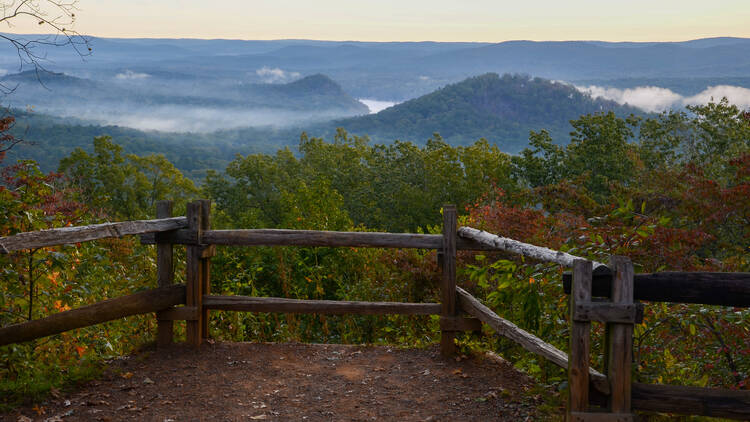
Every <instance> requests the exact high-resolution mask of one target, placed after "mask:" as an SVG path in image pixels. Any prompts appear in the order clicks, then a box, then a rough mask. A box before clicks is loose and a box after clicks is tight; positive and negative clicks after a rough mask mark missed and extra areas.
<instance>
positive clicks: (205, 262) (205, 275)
mask: <svg viewBox="0 0 750 422" xmlns="http://www.w3.org/2000/svg"><path fill="white" fill-rule="evenodd" d="M200 202H201V232H205V231H207V230H209V229H211V201H209V200H207V199H202V200H201V201H200ZM215 253H216V246H215V245H210V246H209V245H202V246H201V251H200V257H201V263H200V266H201V283H203V286H202V288H201V294H202V295H210V294H211V257H212V256H214V255H215ZM199 309H200V310H201V316H200V321H201V337H202V338H204V339H207V338H208V337H209V335H208V308H203V307H199Z"/></svg>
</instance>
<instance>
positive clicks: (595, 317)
mask: <svg viewBox="0 0 750 422" xmlns="http://www.w3.org/2000/svg"><path fill="white" fill-rule="evenodd" d="M571 297H572V295H571ZM572 311H573V314H572V317H573V321H599V322H619V323H624V324H634V323H635V322H636V319H637V318H636V316H637V311H638V309H637V306H636V305H635V304H632V305H618V304H614V303H601V302H593V303H577V304H576V305H575V306H574V307H573V308H572Z"/></svg>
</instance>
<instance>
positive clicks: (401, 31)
mask: <svg viewBox="0 0 750 422" xmlns="http://www.w3.org/2000/svg"><path fill="white" fill-rule="evenodd" d="M9 2H11V0H3V1H2V3H9ZM42 3H43V2H42ZM78 8H79V11H78V13H77V14H76V15H77V22H76V24H75V27H74V29H75V30H77V31H78V32H79V33H82V34H86V35H93V36H102V37H124V38H141V37H155V38H232V39H288V38H304V39H320V40H358V41H423V40H432V41H481V42H500V41H506V40H518V39H524V40H604V41H682V40H689V39H695V38H704V37H716V36H734V37H750V23H749V22H750V0H712V1H707V0H629V1H601V0H596V1H593V0H570V1H561V0H532V1H528V0H527V1H517V0H515V1H501V0H464V1H457V0H447V1H446V0H377V1H375V0H354V1H352V0H274V1H259V0H222V1H206V0H201V1H196V0H78ZM0 30H2V31H4V32H16V33H38V32H49V31H48V30H45V29H43V27H40V26H39V25H37V23H36V22H21V21H19V20H16V21H15V22H14V27H13V28H10V29H9V28H7V27H6V28H2V29H0Z"/></svg>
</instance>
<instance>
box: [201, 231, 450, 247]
mask: <svg viewBox="0 0 750 422" xmlns="http://www.w3.org/2000/svg"><path fill="white" fill-rule="evenodd" d="M203 242H204V243H207V244H215V245H234V246H327V247H337V246H351V247H369V248H419V249H439V248H441V247H442V236H441V235H435V234H413V233H376V232H336V231H315V230H285V229H247V230H209V231H206V232H205V233H204V235H203Z"/></svg>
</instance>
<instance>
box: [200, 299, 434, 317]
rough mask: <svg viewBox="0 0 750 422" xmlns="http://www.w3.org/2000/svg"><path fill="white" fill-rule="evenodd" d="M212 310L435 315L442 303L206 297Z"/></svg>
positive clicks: (205, 300)
mask: <svg viewBox="0 0 750 422" xmlns="http://www.w3.org/2000/svg"><path fill="white" fill-rule="evenodd" d="M203 306H204V307H205V308H208V309H220V310H225V311H246V312H281V313H297V314H333V315H342V314H358V315H382V314H408V315H434V314H439V313H440V304H439V303H403V302H345V301H338V300H300V299H285V298H278V297H249V296H208V295H206V296H203Z"/></svg>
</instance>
